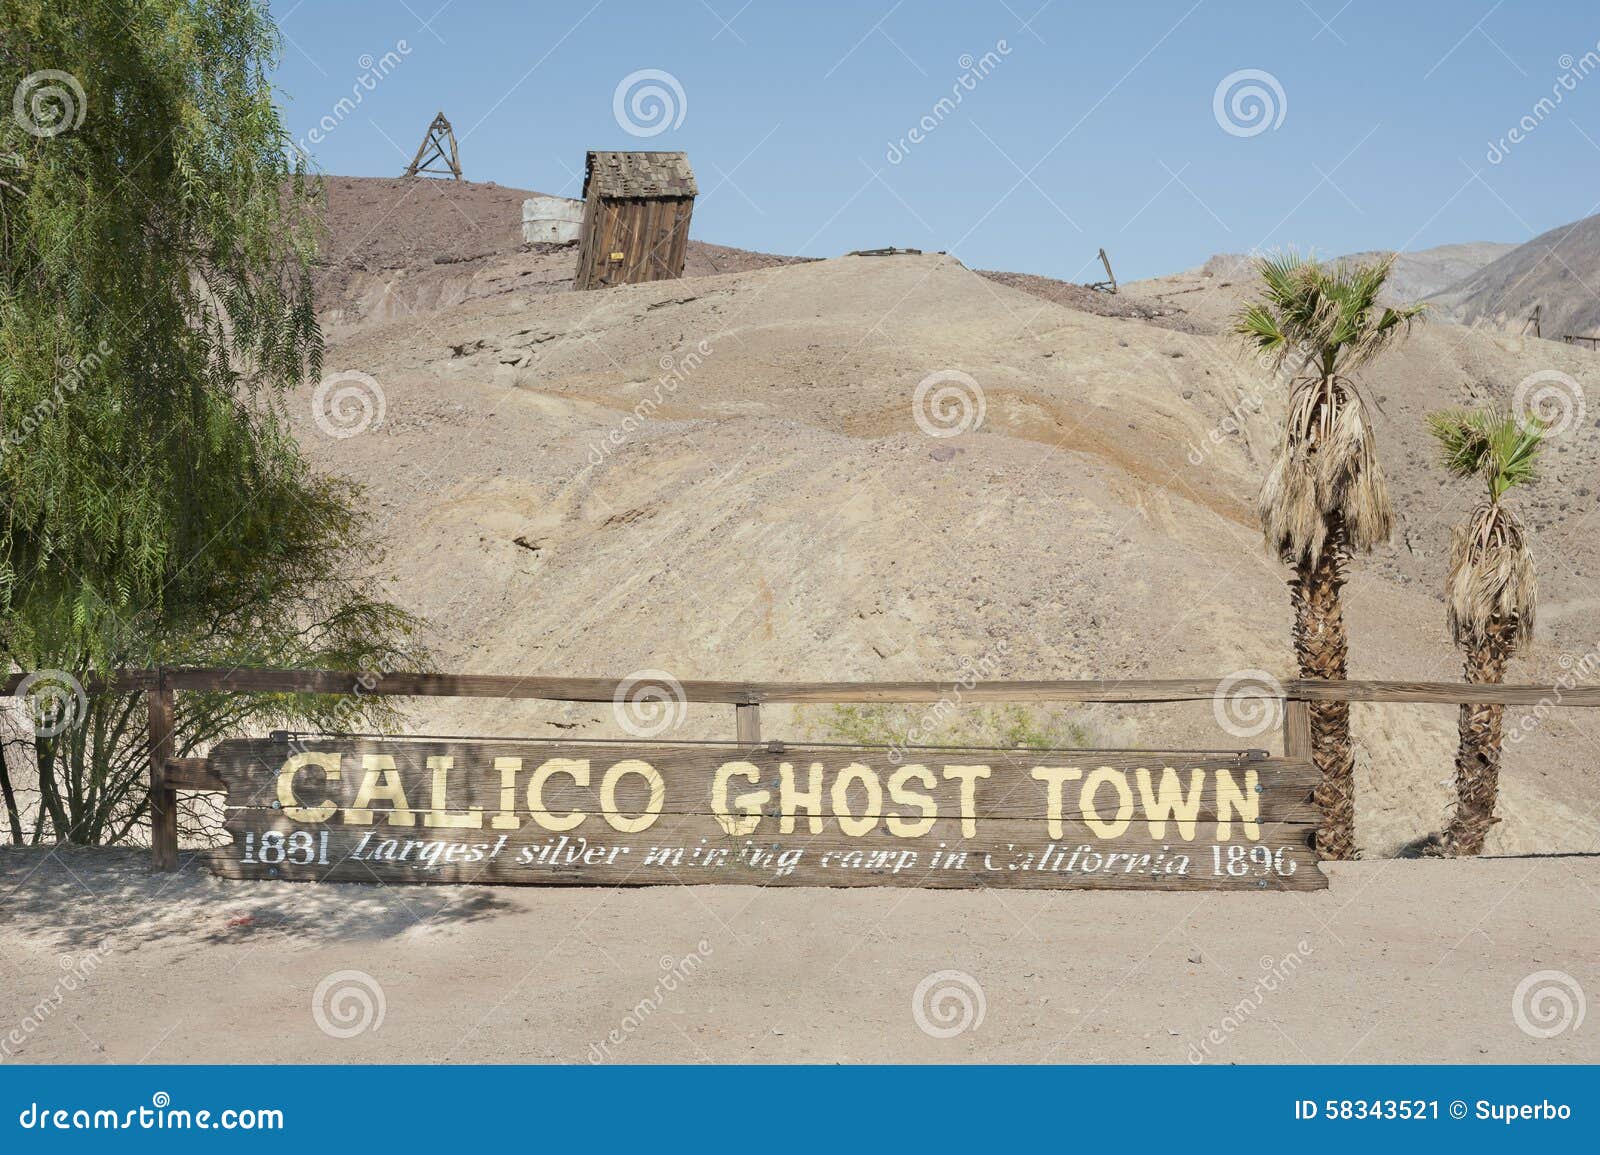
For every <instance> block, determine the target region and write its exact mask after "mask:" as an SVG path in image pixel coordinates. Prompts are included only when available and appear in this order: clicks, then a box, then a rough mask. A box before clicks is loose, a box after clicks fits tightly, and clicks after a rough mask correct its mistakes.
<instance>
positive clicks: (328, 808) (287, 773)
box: [278, 751, 343, 822]
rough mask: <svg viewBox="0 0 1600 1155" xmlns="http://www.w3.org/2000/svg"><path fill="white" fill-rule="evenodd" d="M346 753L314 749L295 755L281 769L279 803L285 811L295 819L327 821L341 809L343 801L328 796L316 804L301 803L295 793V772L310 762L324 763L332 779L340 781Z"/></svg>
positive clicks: (313, 763)
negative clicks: (340, 803) (340, 767)
mask: <svg viewBox="0 0 1600 1155" xmlns="http://www.w3.org/2000/svg"><path fill="white" fill-rule="evenodd" d="M342 757H343V755H341V754H335V753H333V752H331V751H311V752H308V753H303V754H295V755H293V756H292V757H291V758H290V759H289V760H288V761H287V762H285V763H284V764H283V769H281V770H279V771H278V804H279V805H280V806H282V807H283V813H284V814H285V815H286V816H287V817H289V818H291V819H293V820H294V821H295V822H326V821H327V820H328V819H330V818H332V817H333V815H334V812H335V811H336V810H338V809H339V804H338V803H337V802H335V801H334V800H333V799H331V798H328V799H325V800H323V801H321V802H319V803H317V804H316V805H315V806H301V805H300V800H299V799H298V798H296V797H295V796H294V776H295V775H296V774H298V773H299V772H300V771H301V770H304V769H305V768H306V767H307V766H320V767H322V772H323V774H324V775H326V776H327V779H328V781H330V782H337V781H339V762H340V760H341V758H342Z"/></svg>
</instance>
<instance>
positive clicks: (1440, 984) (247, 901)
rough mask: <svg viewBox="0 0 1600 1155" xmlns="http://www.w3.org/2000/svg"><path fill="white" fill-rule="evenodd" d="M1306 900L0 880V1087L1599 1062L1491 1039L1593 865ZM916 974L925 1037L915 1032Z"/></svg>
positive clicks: (1574, 974) (1558, 865) (94, 862)
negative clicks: (598, 1067)
mask: <svg viewBox="0 0 1600 1155" xmlns="http://www.w3.org/2000/svg"><path fill="white" fill-rule="evenodd" d="M1328 872H1329V874H1330V876H1331V883H1332V885H1331V887H1330V889H1328V890H1327V891H1323V892H1317V893H1311V894H1294V893H1283V894H1260V895H1256V894H1219V895H1206V896H1194V895H1174V894H1157V893H1140V894H1134V893H1130V894H1122V893H1112V892H1105V893H1087V892H1057V893H1054V894H1051V893H1043V892H1011V893H1004V894H1002V893H997V892H993V891H987V892H943V893H936V892H929V891H913V890H889V889H871V890H861V891H853V892H852V891H842V890H823V889H804V890H777V889H761V888H753V887H681V888H680V887H672V888H666V887H663V888H646V889H635V890H600V889H544V890H540V889H521V888H485V887H438V888H432V887H409V888H403V887H393V888H387V889H385V888H379V887H358V886H348V885H346V886H337V885H326V886H295V885H292V884H272V883H232V882H225V881H221V880H218V879H214V878H212V877H210V876H209V875H208V874H206V873H205V872H204V871H203V870H201V869H200V868H198V867H196V866H194V865H190V866H189V867H187V868H186V869H184V870H183V871H182V872H180V873H178V874H176V875H166V876H156V875H152V874H150V873H149V872H148V871H147V869H146V868H145V865H144V861H143V858H142V856H139V855H137V854H135V853H134V852H131V851H59V852H54V853H48V854H47V853H45V852H39V851H13V850H5V851H0V894H4V896H5V897H4V900H3V902H0V924H4V926H5V931H4V934H3V935H0V1007H4V1008H6V1010H5V1013H6V1014H7V1015H8V1016H11V1017H12V1018H13V1019H14V1020H17V1021H18V1027H19V1028H20V1029H23V1031H24V1040H23V1042H22V1044H21V1045H20V1046H17V1045H15V1044H11V1045H10V1050H9V1051H8V1052H6V1054H7V1057H9V1058H10V1059H11V1060H12V1061H24V1062H47V1061H89V1062H102V1061H104V1062H182V1061H250V1062H280V1061H309V1062H379V1061H416V1062H445V1061H454V1062H467V1061H491V1062H500V1061H505V1062H512V1061H528V1062H544V1061H561V1062H586V1061H616V1062H629V1061H636V1062H668V1061H681V1062H695V1061H721V1062H790V1061H818V1062H829V1061H864V1062H874V1061H912V1062H924V1061H930V1062H931V1061H972V1060H986V1061H1016V1062H1042V1061H1056V1062H1095V1061H1119V1062H1127V1061H1149V1062H1195V1061H1205V1062H1217V1063H1239V1062H1312V1061H1316V1062H1321V1061H1328V1062H1339V1061H1350V1062H1391V1061H1435V1062H1460V1063H1487V1062H1557V1061H1566V1062H1573V1061H1588V1062H1593V1061H1597V1060H1600V1031H1596V1030H1595V1027H1594V1023H1593V1022H1592V1021H1591V1022H1588V1023H1586V1024H1574V1025H1569V1026H1568V1027H1567V1028H1566V1029H1563V1030H1561V1031H1560V1032H1559V1033H1556V1034H1553V1035H1551V1036H1550V1037H1548V1038H1539V1037H1535V1036H1534V1035H1533V1034H1530V1033H1528V1031H1526V1030H1524V1029H1523V1028H1522V1027H1521V1026H1519V1025H1518V1015H1517V1013H1514V1010H1513V1007H1514V1003H1515V1002H1516V994H1517V990H1518V987H1519V984H1522V983H1523V982H1524V980H1525V979H1528V977H1529V976H1530V975H1538V974H1539V972H1557V973H1558V974H1559V975H1560V976H1564V978H1563V977H1550V976H1544V977H1541V978H1536V979H1534V980H1532V981H1531V984H1530V988H1529V990H1528V991H1527V992H1526V993H1525V995H1524V997H1523V999H1522V1004H1523V1009H1522V1011H1521V1012H1520V1013H1521V1016H1522V1019H1523V1021H1525V1022H1527V1023H1528V1025H1529V1026H1530V1027H1532V1028H1538V1027H1540V1026H1541V1025H1544V1026H1546V1027H1554V1026H1556V1025H1557V1024H1559V1022H1560V1021H1561V1019H1560V1015H1561V1013H1562V1012H1561V1010H1560V1008H1559V1005H1558V1004H1559V999H1558V998H1557V997H1556V996H1557V993H1558V992H1559V991H1560V990H1565V991H1566V992H1567V997H1568V998H1569V999H1571V997H1572V994H1571V991H1572V989H1573V988H1572V987H1569V986H1567V985H1566V984H1567V983H1572V984H1576V986H1577V987H1579V988H1581V989H1582V990H1583V991H1586V992H1587V994H1588V996H1591V997H1592V996H1594V995H1595V994H1596V992H1597V991H1600V964H1597V962H1596V960H1597V959H1600V920H1597V919H1596V918H1595V915H1596V912H1597V905H1600V859H1596V858H1544V859H1482V860H1477V861H1470V862H1425V861H1399V860H1390V861H1386V862H1365V863H1352V864H1339V865H1333V866H1330V867H1329V868H1328ZM101 952H103V953H101ZM91 957H93V958H94V959H95V960H96V961H95V962H94V963H92V964H90V965H89V966H88V967H87V968H86V965H85V960H86V959H89V958H91ZM342 972H358V973H356V974H345V973H342ZM941 972H959V974H950V975H942V974H941ZM85 974H86V977H84V978H83V979H82V981H78V982H76V983H75V984H74V988H75V989H71V990H65V991H63V990H62V989H61V987H62V983H63V976H67V975H85ZM930 976H937V977H935V978H934V979H933V980H932V982H931V983H930V984H929V986H928V993H927V994H926V996H925V998H924V1002H923V1007H924V1009H923V1010H922V1013H921V1020H922V1021H923V1022H926V1023H927V1024H928V1025H929V1027H930V1028H931V1029H932V1030H933V1031H935V1032H938V1031H941V1030H942V1031H944V1032H946V1037H940V1036H939V1035H937V1034H934V1033H929V1032H928V1031H925V1030H924V1029H923V1028H922V1027H921V1026H920V1025H919V1016H918V1013H917V1011H916V1010H914V1007H915V1006H916V1005H917V1004H916V1001H915V1000H916V994H917V991H918V988H919V985H922V984H923V983H924V981H925V980H928V979H929V977H930ZM330 980H331V981H330ZM319 987H323V988H324V993H323V997H322V1004H321V1005H322V1010H321V1011H320V1018H321V1021H322V1022H323V1023H325V1024H327V1026H328V1028H329V1030H324V1029H323V1027H322V1026H319V1013H318V1012H317V1011H316V1010H314V1005H315V1004H316V1001H317V992H318V988H319ZM938 991H944V992H945V995H944V996H943V997H941V996H940V995H938V994H937V993H936V992H938ZM1540 991H1543V992H1544V993H1543V995H1542V996H1541V995H1540V994H1539V993H1538V992H1540ZM958 992H959V994H958ZM58 994H59V995H60V999H59V1005H58V1006H54V1009H53V1010H52V1011H51V1013H49V1014H46V1015H43V1016H41V1017H40V1019H37V1020H36V1019H31V1018H28V1017H27V1016H28V1015H29V1012H28V1011H26V1009H25V1008H28V1007H33V1006H35V1005H37V1004H39V1003H41V1002H51V1003H54V1001H55V996H56V995H58ZM961 995H964V997H965V1006H966V1007H967V1008H970V1010H964V1009H963V1005H962V999H961V997H960V996H961ZM1579 997H1582V996H1579ZM380 1003H381V1008H382V1010H381V1018H380V1015H379V1005H380ZM980 1005H981V1018H980V1014H979V1008H980ZM1547 1015H1551V1016H1554V1017H1544V1016H1547ZM1569 1017H1570V1016H1569ZM964 1020H965V1021H966V1022H967V1023H968V1025H967V1027H966V1028H965V1029H963V1030H960V1031H959V1032H956V1031H955V1028H956V1027H958V1026H960V1025H961V1023H962V1022H963V1021H964ZM363 1022H365V1023H366V1026H365V1028H364V1029H360V1030H359V1031H358V1032H357V1028H358V1027H360V1026H361V1024H362V1023H363ZM30 1024H31V1025H30ZM0 1025H3V1026H5V1027H6V1028H7V1029H10V1027H11V1023H9V1022H8V1023H5V1024H0ZM330 1031H331V1032H334V1033H330ZM339 1032H344V1033H346V1034H347V1035H348V1037H339V1034H338V1033H339ZM349 1032H356V1033H349ZM613 1032H615V1034H614V1035H613ZM4 1037H5V1036H4V1032H0V1042H3V1039H4Z"/></svg>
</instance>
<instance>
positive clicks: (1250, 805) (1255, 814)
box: [1216, 770, 1261, 842]
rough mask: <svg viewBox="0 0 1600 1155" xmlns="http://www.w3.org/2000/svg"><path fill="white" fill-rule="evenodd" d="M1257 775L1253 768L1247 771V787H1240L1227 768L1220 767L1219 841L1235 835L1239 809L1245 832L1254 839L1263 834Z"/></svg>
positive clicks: (1218, 801) (1253, 840)
mask: <svg viewBox="0 0 1600 1155" xmlns="http://www.w3.org/2000/svg"><path fill="white" fill-rule="evenodd" d="M1258 777H1259V776H1258V775H1257V774H1256V772H1255V771H1254V770H1246V771H1245V772H1244V789H1243V790H1241V789H1239V787H1238V785H1237V784H1236V783H1235V782H1234V780H1233V775H1232V773H1230V772H1229V771H1227V770H1218V771H1217V785H1216V791H1217V841H1218V842H1225V841H1227V840H1228V839H1229V838H1231V837H1232V836H1233V814H1234V811H1238V812H1239V820H1240V821H1241V822H1242V823H1243V824H1244V836H1245V837H1246V838H1248V839H1249V840H1250V841H1251V842H1256V841H1258V840H1259V839H1260V838H1261V823H1260V821H1259V820H1260V818H1261V795H1260V793H1259V792H1258V791H1257V789H1256V787H1257V784H1258V782H1257V779H1258Z"/></svg>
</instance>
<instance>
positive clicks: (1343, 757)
mask: <svg viewBox="0 0 1600 1155" xmlns="http://www.w3.org/2000/svg"><path fill="white" fill-rule="evenodd" d="M1345 554H1346V549H1345V534H1344V524H1343V523H1342V522H1340V521H1336V522H1335V523H1334V524H1333V525H1331V526H1330V528H1329V532H1328V539H1327V544H1326V546H1325V548H1324V549H1323V551H1322V556H1321V557H1320V558H1319V559H1318V560H1317V561H1316V563H1315V564H1312V563H1309V562H1301V563H1300V564H1299V565H1297V566H1296V567H1295V577H1294V578H1293V579H1291V580H1290V582H1289V596H1290V600H1291V601H1292V602H1293V603H1294V653H1295V658H1296V659H1297V660H1298V661H1299V663H1300V676H1301V677H1302V678H1320V679H1323V680H1325V681H1343V680H1344V677H1345V662H1346V659H1347V656H1348V654H1349V649H1350V643H1349V639H1348V638H1347V636H1346V635H1345V628H1344V611H1343V608H1342V607H1341V606H1340V604H1339V590H1340V588H1341V587H1342V586H1343V585H1344V565H1345ZM1310 714H1311V760H1312V762H1313V763H1314V764H1315V766H1316V768H1317V771H1318V773H1319V774H1320V775H1321V781H1320V782H1319V783H1318V785H1317V788H1316V790H1315V792H1314V794H1313V798H1314V800H1315V801H1316V804H1317V808H1318V810H1319V811H1320V812H1321V814H1322V825H1321V826H1320V827H1319V828H1318V830H1317V842H1316V846H1317V852H1318V853H1319V854H1320V855H1321V856H1322V857H1323V858H1327V859H1335V860H1342V859H1348V858H1354V857H1355V856H1356V786H1355V753H1354V751H1353V750H1352V749H1351V746H1350V704H1349V703H1348V702H1312V703H1311V705H1310Z"/></svg>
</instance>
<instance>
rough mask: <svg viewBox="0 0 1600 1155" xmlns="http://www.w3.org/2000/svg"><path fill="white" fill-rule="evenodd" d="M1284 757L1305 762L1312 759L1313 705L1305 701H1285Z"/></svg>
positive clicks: (1294, 699) (1299, 699) (1296, 699)
mask: <svg viewBox="0 0 1600 1155" xmlns="http://www.w3.org/2000/svg"><path fill="white" fill-rule="evenodd" d="M1283 756H1284V757H1285V758H1299V759H1303V760H1309V759H1310V757H1311V703H1310V702H1307V701H1305V700H1304V699H1301V698H1287V699H1285V700H1284V703H1283Z"/></svg>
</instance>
